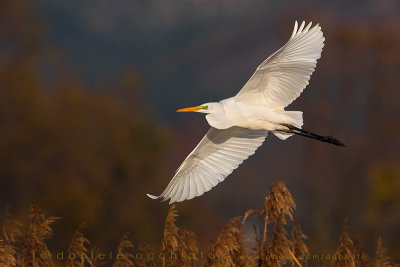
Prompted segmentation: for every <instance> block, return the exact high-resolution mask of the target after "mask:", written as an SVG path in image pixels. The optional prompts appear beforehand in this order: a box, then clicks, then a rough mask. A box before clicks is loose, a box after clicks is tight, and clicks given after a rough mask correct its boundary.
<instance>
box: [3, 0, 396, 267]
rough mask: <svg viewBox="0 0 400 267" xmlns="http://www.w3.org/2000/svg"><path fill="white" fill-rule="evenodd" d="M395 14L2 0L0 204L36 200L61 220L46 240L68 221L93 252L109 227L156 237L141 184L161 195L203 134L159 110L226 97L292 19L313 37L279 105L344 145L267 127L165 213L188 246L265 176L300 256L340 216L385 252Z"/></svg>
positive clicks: (321, 246) (108, 241)
mask: <svg viewBox="0 0 400 267" xmlns="http://www.w3.org/2000/svg"><path fill="white" fill-rule="evenodd" d="M399 15H400V7H399V4H398V2H397V1H379V2H377V1H362V2H361V1H354V2H352V3H351V4H349V3H348V2H345V1H336V2H334V3H333V2H330V1H322V2H319V3H318V4H315V3H312V2H304V3H302V4H301V5H300V4H299V3H297V2H293V1H281V2H280V3H279V4H277V3H275V2H271V1H270V2H267V1H256V0H252V1H248V2H244V1H168V2H164V1H156V0H152V1H147V2H143V1H117V2H115V3H114V4H113V5H110V4H109V2H108V1H98V2H97V4H96V5H95V6H93V5H92V4H89V3H82V2H81V1H64V0H60V1H50V0H42V1H29V0H3V2H2V3H1V4H0V208H4V207H5V203H6V202H8V203H10V204H11V205H13V206H14V207H15V210H16V211H17V212H18V213H20V216H24V215H23V214H25V210H24V209H25V208H26V207H27V206H28V203H30V201H31V200H32V199H36V200H37V202H38V203H39V205H40V207H42V208H43V209H44V210H49V211H50V212H51V214H52V215H54V216H60V217H62V218H63V220H62V221H61V222H59V223H56V224H55V225H54V226H55V231H57V233H58V236H57V238H56V239H52V240H51V242H52V244H51V247H54V248H60V247H65V246H66V244H68V242H69V239H70V236H71V235H72V233H73V231H75V229H76V228H77V227H78V225H79V224H80V223H82V222H85V223H86V224H87V226H88V227H87V229H88V233H87V235H88V238H89V239H90V240H92V241H93V242H94V243H96V244H97V245H98V246H100V247H115V246H116V244H117V243H118V242H119V239H120V237H121V236H122V234H123V233H125V232H131V238H132V239H133V240H148V241H149V242H157V240H159V239H160V236H161V235H162V227H163V220H164V218H165V215H166V213H167V210H168V206H167V205H166V204H165V203H158V202H157V201H151V200H149V199H147V198H146V197H145V193H159V192H161V190H162V189H163V188H164V187H165V186H166V185H167V183H168V181H169V179H170V178H171V177H172V175H173V173H174V171H175V169H176V168H177V167H178V166H179V164H180V163H181V161H182V160H183V159H184V158H185V156H186V155H187V153H189V152H190V151H191V149H192V148H194V146H195V145H196V144H197V142H198V141H199V140H200V138H201V137H202V136H203V135H204V133H205V132H206V130H207V128H208V127H207V124H206V122H205V120H204V118H203V117H202V116H200V115H198V114H184V115H182V114H175V113H174V110H176V109H178V108H181V107H186V106H192V105H196V104H201V103H204V102H207V101H215V100H219V99H221V98H222V97H228V96H231V95H233V94H235V93H236V92H237V91H238V90H239V89H240V87H241V85H243V84H244V83H245V81H246V80H247V79H248V78H249V77H250V75H251V74H252V72H253V71H254V69H255V68H256V66H257V64H258V63H260V62H261V61H262V60H263V59H265V58H266V57H267V56H268V55H269V54H270V53H272V52H273V51H275V50H276V49H278V48H279V47H280V46H281V45H283V44H284V42H285V41H286V40H287V38H288V36H289V35H290V33H291V30H292V25H293V23H294V20H295V19H298V20H303V19H305V20H312V21H314V22H319V23H320V24H321V25H322V29H323V31H324V35H325V37H326V46H325V48H324V50H323V54H322V58H321V59H320V60H319V62H318V65H317V70H316V72H315V73H314V75H313V76H312V78H311V82H310V85H309V86H308V87H307V89H306V90H305V92H304V93H303V94H302V96H301V97H300V98H299V99H298V100H297V101H296V102H295V103H293V105H291V106H290V107H289V109H291V110H302V111H304V118H305V125H304V128H305V129H310V130H312V131H314V132H317V133H321V134H326V135H333V136H335V137H337V138H339V139H341V140H343V141H344V142H345V143H346V144H347V145H348V146H349V149H345V150H340V149H337V148H335V147H331V146H329V145H325V144H321V143H314V142H312V141H310V140H304V139H302V138H300V137H293V138H290V139H288V140H287V141H285V142H282V141H279V140H277V139H276V138H275V137H272V136H270V137H268V139H267V141H266V142H265V144H264V145H263V146H262V147H261V148H260V149H259V151H258V152H257V153H256V155H254V156H253V157H252V158H251V159H250V160H248V161H247V162H245V163H244V164H243V166H241V167H240V168H239V169H238V170H236V171H235V172H234V173H233V174H232V175H231V176H230V177H229V178H228V179H227V180H226V181H225V182H224V183H223V184H220V185H218V186H217V187H216V188H214V189H213V190H212V191H211V192H209V193H207V194H205V195H204V196H202V197H200V198H196V199H194V200H191V201H186V202H184V203H181V204H179V205H177V208H178V209H179V210H180V214H181V222H182V224H184V225H185V228H188V229H193V230H194V231H195V232H196V233H198V235H199V238H200V240H199V241H200V243H201V244H202V245H203V246H204V245H206V244H208V242H209V241H210V240H213V239H215V236H216V235H217V233H218V230H219V229H220V228H221V227H222V225H223V224H224V223H225V221H227V219H228V218H231V217H234V216H237V215H240V214H243V213H244V212H245V210H246V209H247V208H248V207H256V206H257V205H259V204H258V203H261V202H262V201H263V198H264V196H265V192H266V191H267V188H268V187H269V185H270V183H271V181H273V180H277V179H280V180H283V181H285V183H286V184H287V185H288V188H289V189H290V191H291V192H292V194H293V198H294V199H295V201H296V203H297V212H296V214H297V217H298V218H297V220H298V221H299V223H300V224H301V225H302V226H303V230H304V232H305V233H306V234H307V235H309V236H311V237H312V238H311V239H310V240H308V244H309V249H310V251H313V252H315V253H323V252H326V251H332V249H333V248H334V247H335V246H336V244H337V237H338V236H339V233H340V231H341V227H342V224H343V221H344V219H345V218H348V219H349V224H350V225H351V226H354V227H355V228H357V234H358V235H359V238H360V239H361V240H362V242H363V244H367V249H369V250H373V249H374V246H375V242H376V240H377V239H378V236H379V235H382V238H383V240H384V242H385V244H386V245H387V247H388V251H389V254H390V255H393V259H394V261H397V262H398V261H399V259H400V241H399V240H400V228H399V227H398V225H399V223H400V213H399V212H398V211H399V209H400V167H399V166H400V164H399V163H400V162H399V161H400V157H399V150H400V143H399V142H398V135H399V133H400V126H399V125H398V123H397V117H398V116H399V115H400V106H399V105H398V99H399V98H400V91H399V87H400V53H399V47H400V28H399V26H398V25H400V24H399V23H400V16H399ZM243 185H246V186H243ZM206 218H207V223H205V222H204V220H205V219H206ZM244 230H245V231H251V229H247V230H246V229H244Z"/></svg>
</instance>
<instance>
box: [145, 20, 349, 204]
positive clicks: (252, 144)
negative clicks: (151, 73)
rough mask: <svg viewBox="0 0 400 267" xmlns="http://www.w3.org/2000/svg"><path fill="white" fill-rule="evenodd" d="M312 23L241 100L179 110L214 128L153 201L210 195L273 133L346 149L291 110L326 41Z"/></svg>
mask: <svg viewBox="0 0 400 267" xmlns="http://www.w3.org/2000/svg"><path fill="white" fill-rule="evenodd" d="M311 24H312V23H311V22H310V23H309V24H308V25H307V26H305V22H304V21H303V23H301V25H300V27H298V24H297V21H296V22H295V25H294V30H293V33H292V36H291V37H290V39H289V41H288V42H287V43H286V44H285V45H284V46H283V47H281V48H280V49H279V50H278V51H276V52H275V53H273V54H272V55H271V56H269V57H268V58H267V59H266V60H265V61H264V62H263V63H261V65H259V66H258V68H257V69H256V71H255V73H254V74H253V76H251V78H250V80H249V81H248V82H247V83H246V84H245V85H244V87H243V88H242V90H240V92H239V93H238V94H237V95H236V96H234V97H230V98H227V99H224V100H221V101H219V102H212V103H205V104H202V105H200V106H196V107H190V108H184V109H180V110H178V112H189V111H193V112H200V113H206V114H207V115H206V119H207V122H208V123H209V124H210V126H211V128H210V130H209V131H208V132H207V134H206V135H205V136H204V137H203V139H202V140H201V141H200V143H199V144H198V145H197V146H196V148H195V149H194V150H193V151H192V152H191V153H190V154H189V156H187V158H186V159H185V160H184V161H183V163H182V164H181V166H180V167H179V168H178V170H177V171H176V173H175V175H174V177H173V178H172V180H171V181H170V183H169V184H168V186H167V188H166V189H165V190H164V191H163V192H162V193H161V195H159V196H153V195H150V194H147V196H149V197H150V198H153V199H158V198H161V199H163V200H168V199H170V203H173V202H179V201H183V200H186V199H192V198H194V197H197V196H200V195H202V194H204V192H207V191H209V190H210V189H211V188H212V187H214V186H216V185H217V184H218V183H219V182H222V181H223V180H224V179H225V178H226V177H227V176H228V175H229V174H231V173H232V171H233V170H234V169H236V168H237V167H238V166H239V165H240V164H241V163H242V162H243V160H245V159H247V158H248V157H249V156H251V155H253V154H254V152H255V151H256V149H257V148H258V147H259V146H261V144H262V143H263V142H264V140H265V138H266V137H267V134H268V132H269V131H271V132H272V133H273V134H274V135H275V136H277V137H278V138H280V139H282V140H285V139H286V138H288V137H289V136H292V135H293V134H297V135H302V136H306V137H309V138H313V139H316V140H319V141H322V142H327V143H331V144H334V145H337V146H344V145H343V143H341V142H340V141H339V140H337V139H335V138H333V137H326V136H321V135H317V134H313V133H310V132H308V131H305V130H303V129H301V126H302V125H303V113H302V112H301V111H286V110H285V107H286V106H287V105H289V104H290V103H292V102H293V100H295V99H296V98H297V97H298V96H299V95H300V94H301V92H302V91H303V90H304V88H305V87H306V86H307V85H308V81H309V79H310V76H311V74H312V73H313V72H314V69H315V66H316V64H317V59H319V58H320V57H321V52H322V48H323V46H324V41H325V38H324V36H323V34H322V31H321V27H320V26H319V25H318V24H317V25H315V26H314V27H313V28H311Z"/></svg>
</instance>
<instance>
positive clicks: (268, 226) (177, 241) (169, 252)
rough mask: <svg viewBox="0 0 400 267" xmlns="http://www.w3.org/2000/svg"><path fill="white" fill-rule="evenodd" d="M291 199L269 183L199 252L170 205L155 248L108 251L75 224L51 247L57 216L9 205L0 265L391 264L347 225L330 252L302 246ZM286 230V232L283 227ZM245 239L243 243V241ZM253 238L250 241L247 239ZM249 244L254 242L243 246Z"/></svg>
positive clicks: (124, 243) (127, 245)
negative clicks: (255, 202)
mask: <svg viewBox="0 0 400 267" xmlns="http://www.w3.org/2000/svg"><path fill="white" fill-rule="evenodd" d="M294 209H295V203H294V201H293V198H292V196H291V194H290V192H289V190H288V189H287V188H286V186H285V184H284V183H283V182H281V181H276V182H273V183H272V184H271V186H270V189H269V193H268V195H267V197H266V198H265V202H264V205H263V206H262V207H261V208H260V209H258V210H254V209H252V210H248V211H247V212H246V214H245V215H244V216H243V217H242V216H238V217H234V218H232V219H230V220H229V221H228V222H227V223H226V224H225V226H224V227H223V228H222V229H221V231H220V233H219V235H218V237H217V238H216V241H215V242H214V243H213V244H211V246H210V247H209V248H208V249H206V250H204V251H202V250H201V249H200V248H199V244H198V242H197V239H196V234H195V233H193V232H191V231H188V230H184V229H181V228H179V227H178V226H177V225H176V220H177V217H178V212H177V209H176V206H175V205H172V206H171V208H170V210H169V212H168V215H167V218H166V221H165V227H164V233H163V239H162V241H161V246H160V247H159V248H152V247H151V246H149V245H148V244H145V243H138V244H139V245H138V246H135V245H134V244H133V243H132V242H131V241H130V240H129V239H128V235H127V234H124V235H123V237H122V239H121V241H120V244H119V245H118V247H117V248H116V250H115V252H114V253H115V254H113V252H110V253H104V252H101V250H99V249H97V250H95V249H94V248H89V247H88V245H89V244H90V243H89V240H88V239H87V238H86V237H84V235H83V234H82V228H83V226H80V227H79V228H78V229H77V230H76V232H75V233H74V234H73V237H72V241H71V244H70V246H69V248H68V249H67V250H66V251H52V250H51V249H49V248H48V246H47V245H46V241H47V240H48V239H49V238H50V237H51V235H52V228H51V225H52V224H54V223H55V222H56V221H57V220H58V218H56V217H47V216H46V215H45V213H44V212H43V211H42V210H41V209H39V208H38V207H37V206H36V204H35V203H34V202H32V204H31V208H30V213H29V221H28V222H27V223H26V224H21V223H19V222H18V221H16V220H15V219H14V218H12V216H11V214H10V211H9V207H8V206H7V208H6V211H5V213H4V218H3V224H2V231H1V236H0V265H1V266H67V267H83V266H100V265H103V264H112V266H114V267H122V266H216V267H219V266H221V267H223V266H242V267H248V266H277V267H278V266H308V265H309V264H310V265H311V264H312V265H315V264H320V265H321V266H326V265H330V266H335V267H336V266H376V267H388V266H396V265H395V264H393V263H391V261H390V258H389V257H388V256H387V253H386V249H385V248H384V246H383V243H382V239H381V238H379V239H378V241H377V246H376V257H375V258H376V259H375V260H372V258H370V257H368V255H367V254H366V253H365V252H364V251H363V249H362V247H361V246H360V244H359V243H358V242H357V241H356V240H355V239H354V238H353V237H351V234H350V233H349V232H348V229H347V226H346V223H345V225H344V226H343V230H342V234H341V236H340V242H339V245H338V247H337V249H336V250H335V251H334V252H333V253H332V255H330V254H329V255H313V254H312V252H310V251H309V250H308V248H307V244H306V239H308V237H307V236H306V235H305V234H304V233H303V232H302V230H301V227H300V225H298V224H297V223H296V222H295V221H294V219H293V218H294ZM249 216H254V217H256V218H260V219H261V220H262V222H263V223H262V224H260V225H261V229H260V227H257V225H256V224H254V231H255V235H254V240H250V239H249V238H250V237H246V236H245V235H244V234H243V231H242V227H243V225H244V224H245V223H246V221H247V219H248V217H249ZM290 228H291V234H290V236H289V235H288V231H289V230H290ZM245 241H246V242H245ZM249 241H252V242H249ZM249 243H252V244H254V245H253V246H248V245H246V244H249Z"/></svg>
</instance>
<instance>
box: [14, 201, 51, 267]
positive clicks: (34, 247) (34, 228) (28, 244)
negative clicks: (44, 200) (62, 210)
mask: <svg viewBox="0 0 400 267" xmlns="http://www.w3.org/2000/svg"><path fill="white" fill-rule="evenodd" d="M57 219H58V218H57V217H46V214H45V213H44V212H43V211H42V210H41V209H39V208H38V207H37V206H36V203H35V202H34V201H32V203H31V208H30V214H29V225H28V229H27V230H26V232H25V235H24V240H23V248H22V253H21V258H20V264H21V266H22V267H25V266H29V267H43V266H54V262H53V259H52V256H51V253H50V251H49V249H48V248H47V245H46V243H45V240H46V239H48V238H50V236H51V235H52V233H53V230H52V229H51V227H50V225H51V224H52V223H54V222H55V221H56V220H57ZM41 253H42V254H41ZM40 254H41V255H45V256H42V257H41V256H40Z"/></svg>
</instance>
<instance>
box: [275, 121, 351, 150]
mask: <svg viewBox="0 0 400 267" xmlns="http://www.w3.org/2000/svg"><path fill="white" fill-rule="evenodd" d="M282 125H283V126H285V127H287V128H288V130H282V132H284V133H290V134H297V135H301V136H305V137H308V138H312V139H315V140H318V141H321V142H325V143H329V144H333V145H335V146H343V147H346V145H345V144H343V143H342V142H341V141H339V140H338V139H336V138H334V137H332V136H322V135H318V134H315V133H310V132H308V131H306V130H303V129H300V128H297V127H296V126H293V125H291V124H282Z"/></svg>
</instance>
